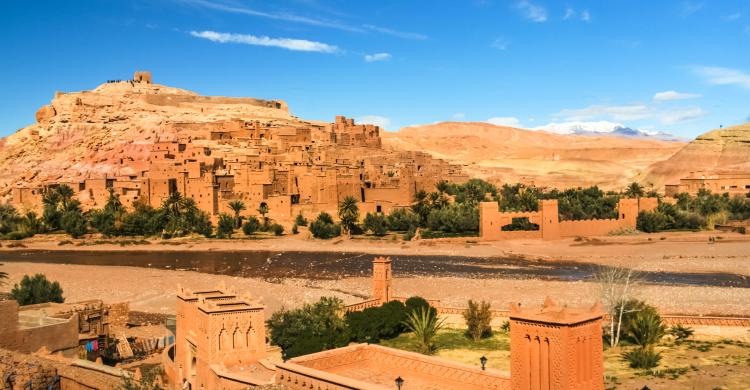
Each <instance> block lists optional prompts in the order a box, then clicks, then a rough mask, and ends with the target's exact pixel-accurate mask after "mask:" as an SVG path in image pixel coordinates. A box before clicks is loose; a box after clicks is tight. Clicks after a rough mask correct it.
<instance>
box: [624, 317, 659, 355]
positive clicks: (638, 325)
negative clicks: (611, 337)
mask: <svg viewBox="0 0 750 390" xmlns="http://www.w3.org/2000/svg"><path fill="white" fill-rule="evenodd" d="M665 333H666V328H665V327H664V324H663V323H662V320H661V316H659V314H658V313H657V312H656V310H641V311H639V312H638V313H636V315H635V316H634V317H633V318H632V319H631V320H630V324H629V329H628V337H629V338H630V339H631V340H632V341H633V342H634V343H635V344H636V345H638V346H640V347H644V348H645V347H651V346H654V345H656V344H657V343H658V342H659V340H661V338H662V337H663V336H664V334H665Z"/></svg>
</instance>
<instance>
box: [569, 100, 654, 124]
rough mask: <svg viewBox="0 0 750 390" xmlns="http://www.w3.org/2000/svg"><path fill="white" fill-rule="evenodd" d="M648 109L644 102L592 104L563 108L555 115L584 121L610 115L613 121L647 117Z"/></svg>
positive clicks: (570, 119)
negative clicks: (619, 104)
mask: <svg viewBox="0 0 750 390" xmlns="http://www.w3.org/2000/svg"><path fill="white" fill-rule="evenodd" d="M650 115H651V113H650V109H649V107H648V106H646V105H645V104H628V105H622V106H605V105H592V106H588V107H585V108H578V109H564V110H561V111H560V112H559V113H557V114H556V116H559V117H564V118H565V120H567V121H585V120H588V119H593V118H596V117H611V118H613V119H614V120H615V121H628V120H637V119H644V118H648V117H649V116H650Z"/></svg>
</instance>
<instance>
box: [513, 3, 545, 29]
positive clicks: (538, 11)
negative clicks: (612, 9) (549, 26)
mask: <svg viewBox="0 0 750 390" xmlns="http://www.w3.org/2000/svg"><path fill="white" fill-rule="evenodd" d="M516 8H518V9H519V10H521V12H523V16H524V17H525V18H526V19H529V20H531V21H534V22H538V23H540V22H546V21H547V9H546V8H544V7H542V6H540V5H536V4H534V3H532V2H530V1H528V0H521V1H519V2H518V3H516Z"/></svg>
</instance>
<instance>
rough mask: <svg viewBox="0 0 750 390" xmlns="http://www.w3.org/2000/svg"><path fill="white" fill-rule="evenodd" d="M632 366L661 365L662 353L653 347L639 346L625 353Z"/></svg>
mask: <svg viewBox="0 0 750 390" xmlns="http://www.w3.org/2000/svg"><path fill="white" fill-rule="evenodd" d="M623 357H624V358H625V360H627V361H628V363H629V364H630V367H631V368H654V367H656V366H658V365H659V361H660V360H661V354H660V353H658V352H655V351H654V348H653V347H638V348H636V349H634V350H632V351H628V352H625V353H624V354H623Z"/></svg>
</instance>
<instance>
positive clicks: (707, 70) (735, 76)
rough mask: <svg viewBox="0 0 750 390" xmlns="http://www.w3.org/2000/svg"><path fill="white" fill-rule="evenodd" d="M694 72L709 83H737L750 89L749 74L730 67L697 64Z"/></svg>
mask: <svg viewBox="0 0 750 390" xmlns="http://www.w3.org/2000/svg"><path fill="white" fill-rule="evenodd" d="M693 71H694V72H695V73H697V74H698V75H699V76H701V77H703V78H704V79H705V80H706V81H707V82H708V83H709V84H713V85H737V86H740V87H743V88H746V89H750V74H747V73H745V72H743V71H740V70H737V69H730V68H721V67H715V66H699V67H695V68H694V69H693Z"/></svg>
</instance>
